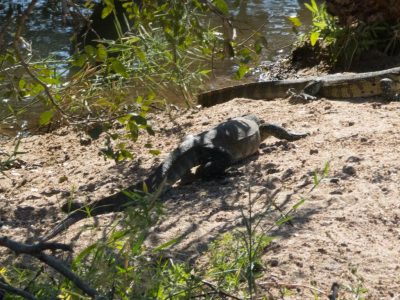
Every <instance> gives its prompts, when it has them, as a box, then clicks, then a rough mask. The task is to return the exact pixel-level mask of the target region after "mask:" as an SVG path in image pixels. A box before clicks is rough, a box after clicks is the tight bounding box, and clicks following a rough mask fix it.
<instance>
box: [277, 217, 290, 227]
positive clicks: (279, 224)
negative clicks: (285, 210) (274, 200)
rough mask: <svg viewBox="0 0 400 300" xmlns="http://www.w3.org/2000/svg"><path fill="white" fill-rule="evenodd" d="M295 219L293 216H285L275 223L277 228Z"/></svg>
mask: <svg viewBox="0 0 400 300" xmlns="http://www.w3.org/2000/svg"><path fill="white" fill-rule="evenodd" d="M292 219H293V217H292V216H285V217H282V218H280V219H279V220H278V221H276V222H275V225H276V226H281V225H282V224H284V223H286V222H289V221H290V220H292Z"/></svg>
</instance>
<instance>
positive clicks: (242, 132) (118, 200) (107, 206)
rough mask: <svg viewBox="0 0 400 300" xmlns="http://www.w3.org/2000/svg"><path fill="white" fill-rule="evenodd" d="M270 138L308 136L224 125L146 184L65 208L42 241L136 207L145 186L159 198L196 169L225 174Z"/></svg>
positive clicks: (248, 124)
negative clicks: (89, 219)
mask: <svg viewBox="0 0 400 300" xmlns="http://www.w3.org/2000/svg"><path fill="white" fill-rule="evenodd" d="M269 136H274V137H276V138H278V139H286V140H289V141H295V140H298V139H301V138H304V137H306V136H307V134H295V133H290V132H288V131H287V130H286V129H284V128H282V127H280V126H277V125H273V124H268V123H263V122H262V121H260V120H259V119H258V118H257V117H256V116H254V115H248V116H245V117H239V118H235V119H232V120H229V121H227V122H223V123H221V124H219V125H218V126H217V127H214V128H212V129H210V130H208V131H205V132H203V133H200V134H198V135H195V136H188V137H187V138H186V139H185V140H184V141H183V142H182V143H181V144H180V145H179V146H178V147H177V148H176V149H175V150H174V151H172V152H171V153H170V154H169V155H168V157H167V158H166V159H165V160H164V161H163V162H162V163H161V164H160V165H159V166H158V167H157V168H156V170H155V171H154V172H153V173H152V174H151V175H150V176H149V177H148V178H147V179H145V180H144V181H143V182H139V183H137V184H135V185H133V186H131V187H128V188H127V189H125V190H123V191H121V192H118V193H116V194H114V195H110V196H108V197H105V198H103V199H100V200H98V201H95V202H94V203H91V204H87V205H82V204H77V203H71V204H66V205H64V208H63V210H64V211H69V210H71V209H72V210H73V211H72V213H71V214H69V215H68V216H67V217H66V218H65V219H64V220H62V221H61V222H60V223H59V224H58V225H57V226H56V227H55V228H53V229H52V230H51V231H50V232H49V233H48V234H47V235H46V236H45V237H44V239H43V240H49V239H51V238H53V237H55V236H56V235H58V234H59V233H61V232H63V231H64V230H66V229H68V228H69V227H70V226H71V225H72V224H74V223H76V222H78V221H80V220H82V219H84V218H86V217H87V216H88V215H90V216H97V215H101V214H105V213H110V212H117V211H121V210H123V209H124V208H126V207H127V206H130V205H135V200H133V199H132V195H133V194H136V195H139V196H141V197H143V196H145V195H146V193H145V192H143V187H144V186H145V187H146V189H147V192H148V193H149V194H156V196H157V195H158V196H159V195H160V194H162V192H163V191H165V189H166V188H167V187H169V186H171V185H172V184H174V183H175V182H176V181H178V180H179V179H181V178H182V176H184V175H185V174H186V173H188V172H189V171H190V169H191V168H193V167H195V166H200V167H199V169H200V170H202V172H205V173H208V174H209V175H212V174H216V173H223V172H224V171H225V170H226V169H227V168H228V167H229V166H230V165H232V164H233V163H235V162H237V161H239V160H242V159H244V158H246V157H248V156H250V155H252V154H254V153H256V152H257V151H258V148H259V145H260V143H261V142H262V141H263V140H265V139H266V138H267V137H269ZM211 173H212V174H211ZM130 196H131V197H130ZM88 212H89V213H88Z"/></svg>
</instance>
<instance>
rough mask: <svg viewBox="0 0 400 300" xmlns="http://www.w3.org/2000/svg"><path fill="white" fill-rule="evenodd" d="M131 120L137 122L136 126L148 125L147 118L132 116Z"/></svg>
mask: <svg viewBox="0 0 400 300" xmlns="http://www.w3.org/2000/svg"><path fill="white" fill-rule="evenodd" d="M131 120H133V121H135V122H136V124H139V125H147V120H146V118H143V117H142V116H139V115H136V114H132V115H131Z"/></svg>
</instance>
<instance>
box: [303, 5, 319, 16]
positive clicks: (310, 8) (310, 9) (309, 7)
mask: <svg viewBox="0 0 400 300" xmlns="http://www.w3.org/2000/svg"><path fill="white" fill-rule="evenodd" d="M304 5H305V6H306V7H307V9H308V10H309V11H311V12H312V13H314V14H315V13H317V11H315V10H314V8H313V7H312V6H311V5H310V4H308V3H304Z"/></svg>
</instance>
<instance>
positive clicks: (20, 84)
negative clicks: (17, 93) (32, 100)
mask: <svg viewBox="0 0 400 300" xmlns="http://www.w3.org/2000/svg"><path fill="white" fill-rule="evenodd" d="M25 84H26V82H25V80H23V79H21V80H20V81H19V82H18V87H19V89H20V90H23V89H24V87H25Z"/></svg>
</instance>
